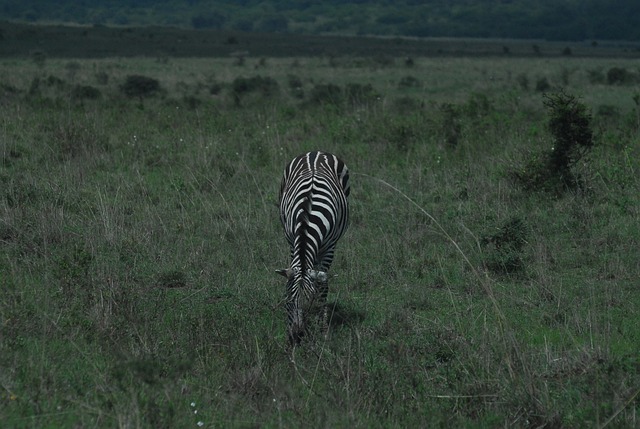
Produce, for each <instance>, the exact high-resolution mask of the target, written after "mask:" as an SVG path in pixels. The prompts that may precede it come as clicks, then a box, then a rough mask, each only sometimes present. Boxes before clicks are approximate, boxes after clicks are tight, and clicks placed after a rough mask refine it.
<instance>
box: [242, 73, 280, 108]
mask: <svg viewBox="0 0 640 429" xmlns="http://www.w3.org/2000/svg"><path fill="white" fill-rule="evenodd" d="M279 89H280V87H279V85H278V82H277V81H276V80H275V79H273V78H271V77H268V76H267V77H262V76H254V77H249V78H244V77H237V78H235V79H234V80H233V82H232V83H231V93H232V95H233V99H234V100H235V102H236V104H240V101H241V99H242V97H243V96H244V95H246V94H249V93H258V94H261V95H262V96H263V97H272V96H274V95H276V94H277V93H278V91H279Z"/></svg>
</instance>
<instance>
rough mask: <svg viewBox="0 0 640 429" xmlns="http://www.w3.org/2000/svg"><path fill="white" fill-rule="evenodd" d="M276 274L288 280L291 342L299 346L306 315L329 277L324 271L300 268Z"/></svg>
mask: <svg viewBox="0 0 640 429" xmlns="http://www.w3.org/2000/svg"><path fill="white" fill-rule="evenodd" d="M276 272H277V273H278V274H280V275H282V276H284V277H286V278H287V298H286V302H285V307H286V310H287V318H288V332H289V340H290V341H291V343H292V344H299V343H300V340H301V339H302V336H303V335H304V333H305V330H306V322H305V313H306V311H307V310H309V309H310V307H311V306H312V305H313V303H314V301H315V299H316V297H317V292H318V285H319V284H326V283H327V281H328V276H327V273H325V272H324V271H316V270H308V271H306V272H302V271H301V270H300V269H299V268H287V269H285V270H276ZM303 310H304V311H303Z"/></svg>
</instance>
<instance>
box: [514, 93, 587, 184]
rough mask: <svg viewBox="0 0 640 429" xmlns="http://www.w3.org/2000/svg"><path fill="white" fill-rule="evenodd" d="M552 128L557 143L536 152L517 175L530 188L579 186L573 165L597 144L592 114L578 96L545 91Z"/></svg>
mask: <svg viewBox="0 0 640 429" xmlns="http://www.w3.org/2000/svg"><path fill="white" fill-rule="evenodd" d="M544 98H545V99H544V105H545V107H546V108H547V111H548V114H549V123H548V126H549V131H550V132H551V134H552V135H553V138H554V143H553V146H552V148H551V150H550V151H545V152H543V153H539V154H534V155H533V156H531V157H530V159H529V160H528V161H527V162H526V163H525V165H524V166H523V167H522V168H520V169H519V170H517V171H513V172H512V174H513V177H514V178H515V179H516V181H517V182H519V183H520V184H521V185H522V186H523V187H524V188H525V189H528V190H547V191H549V190H555V191H558V190H562V189H567V188H575V187H576V186H577V183H578V181H577V178H576V176H575V174H574V173H573V171H572V168H573V167H574V166H575V165H576V164H577V162H578V161H579V160H580V159H582V158H583V157H584V156H585V155H586V153H587V152H588V151H589V149H591V147H592V146H593V132H592V130H591V126H590V122H591V114H590V113H589V112H588V111H587V107H586V106H585V105H584V104H582V103H581V102H579V101H578V100H577V99H576V97H575V96H573V95H571V94H567V93H565V92H564V91H562V90H561V91H559V92H556V93H553V94H545V96H544Z"/></svg>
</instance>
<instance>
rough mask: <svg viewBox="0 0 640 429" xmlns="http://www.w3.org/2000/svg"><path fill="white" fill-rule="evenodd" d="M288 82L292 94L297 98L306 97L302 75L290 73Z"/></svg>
mask: <svg viewBox="0 0 640 429" xmlns="http://www.w3.org/2000/svg"><path fill="white" fill-rule="evenodd" d="M287 83H288V84H289V90H290V92H291V95H293V96H294V97H296V98H304V88H303V85H304V84H303V83H302V79H300V77H298V76H296V75H293V74H290V75H288V76H287Z"/></svg>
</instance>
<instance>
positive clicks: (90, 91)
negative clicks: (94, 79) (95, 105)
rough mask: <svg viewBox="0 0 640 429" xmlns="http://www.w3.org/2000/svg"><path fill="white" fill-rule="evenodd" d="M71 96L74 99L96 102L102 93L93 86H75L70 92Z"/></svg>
mask: <svg viewBox="0 0 640 429" xmlns="http://www.w3.org/2000/svg"><path fill="white" fill-rule="evenodd" d="M71 96H72V97H73V98H76V99H87V100H96V99H98V98H100V97H101V96H102V93H101V92H100V90H99V89H98V88H95V87H93V86H89V85H76V86H75V87H74V88H73V90H72V91H71Z"/></svg>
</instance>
